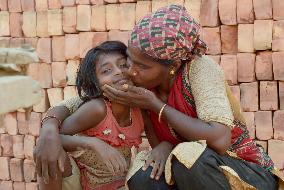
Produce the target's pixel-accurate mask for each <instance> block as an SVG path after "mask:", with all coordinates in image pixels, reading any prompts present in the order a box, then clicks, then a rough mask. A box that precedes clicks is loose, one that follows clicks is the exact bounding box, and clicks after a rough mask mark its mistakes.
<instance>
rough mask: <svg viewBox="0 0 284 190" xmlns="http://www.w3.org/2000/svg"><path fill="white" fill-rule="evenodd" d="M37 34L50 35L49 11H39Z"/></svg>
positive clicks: (40, 35) (41, 35)
mask: <svg viewBox="0 0 284 190" xmlns="http://www.w3.org/2000/svg"><path fill="white" fill-rule="evenodd" d="M36 32H37V36H39V37H42V38H44V37H49V34H48V20H47V12H46V11H42V12H37V25H36Z"/></svg>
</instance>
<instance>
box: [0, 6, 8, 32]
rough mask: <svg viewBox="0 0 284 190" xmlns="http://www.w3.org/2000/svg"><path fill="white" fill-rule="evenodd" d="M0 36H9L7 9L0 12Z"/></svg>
mask: <svg viewBox="0 0 284 190" xmlns="http://www.w3.org/2000/svg"><path fill="white" fill-rule="evenodd" d="M0 26H1V27H0V36H10V18H9V12H8V11H1V12H0Z"/></svg>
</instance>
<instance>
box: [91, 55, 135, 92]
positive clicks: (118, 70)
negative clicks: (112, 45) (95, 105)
mask: <svg viewBox="0 0 284 190" xmlns="http://www.w3.org/2000/svg"><path fill="white" fill-rule="evenodd" d="M128 68H129V65H127V61H126V57H125V56H123V55H121V54H119V53H109V54H101V55H100V56H99V59H98V60H97V62H96V75H97V79H98V81H99V84H100V87H102V86H103V85H105V84H108V85H123V84H132V82H131V80H130V78H129V76H128V75H127V73H126V72H127V70H128Z"/></svg>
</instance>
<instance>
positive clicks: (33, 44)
mask: <svg viewBox="0 0 284 190" xmlns="http://www.w3.org/2000/svg"><path fill="white" fill-rule="evenodd" d="M37 41H38V38H25V43H26V44H29V45H30V46H31V47H33V48H34V49H36V47H37Z"/></svg>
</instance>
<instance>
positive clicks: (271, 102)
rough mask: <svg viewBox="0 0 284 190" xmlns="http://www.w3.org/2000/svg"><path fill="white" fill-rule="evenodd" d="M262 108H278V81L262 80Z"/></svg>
mask: <svg viewBox="0 0 284 190" xmlns="http://www.w3.org/2000/svg"><path fill="white" fill-rule="evenodd" d="M259 97H260V110H277V109H278V93H277V82H276V81H260V85H259Z"/></svg>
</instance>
